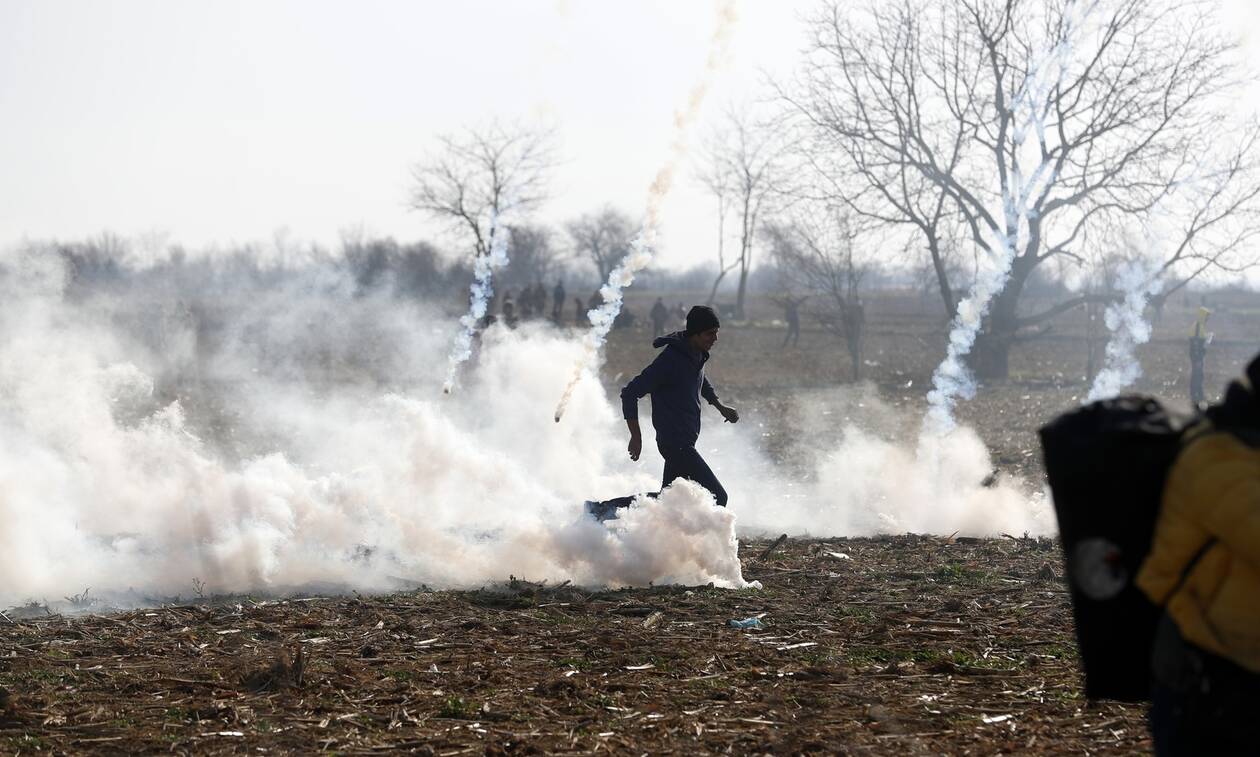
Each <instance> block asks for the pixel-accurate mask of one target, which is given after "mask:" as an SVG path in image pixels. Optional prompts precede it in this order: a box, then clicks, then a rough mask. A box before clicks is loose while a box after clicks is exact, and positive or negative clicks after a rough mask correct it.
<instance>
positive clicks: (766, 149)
mask: <svg viewBox="0 0 1260 757" xmlns="http://www.w3.org/2000/svg"><path fill="white" fill-rule="evenodd" d="M780 136H781V135H780V134H778V133H776V132H775V131H773V130H772V129H770V128H768V127H767V126H766V125H762V124H757V123H754V122H753V120H752V117H751V115H750V113H749V111H748V110H747V109H740V110H736V109H733V108H732V109H730V110H728V111H727V113H726V115H725V117H724V118H723V120H722V122H721V124H720V125H719V127H718V128H717V130H716V131H714V133H713V134H712V136H711V137H710V139H709V142H708V145H707V146H706V150H705V158H704V165H703V167H702V168H701V170H700V171H699V178H700V180H701V182H702V183H703V184H704V185H705V186H706V187H707V188H708V189H709V191H710V192H712V193H713V195H714V196H715V197H716V198H717V202H718V273H717V277H716V279H715V280H714V282H713V289H712V290H711V291H710V293H709V302H710V303H712V302H713V299H714V297H715V296H716V295H717V289H718V286H719V285H721V283H722V280H723V279H724V278H726V275H727V274H728V273H730V272H731V271H733V270H736V269H738V271H739V283H738V287H737V289H736V295H735V315H736V317H737V318H741V319H742V318H743V317H744V301H745V298H746V296H747V292H748V274H749V272H750V271H751V270H752V265H753V245H754V244H755V242H756V241H757V233H758V230H759V228H760V227H759V224H760V223H761V219H762V216H763V214H764V213H765V212H766V211H767V210H769V208H768V205H769V204H770V203H772V202H773V200H774V199H775V198H776V196H778V195H780V194H782V193H783V192H784V191H785V186H784V177H783V164H782V163H783V152H784V147H785V143H784V142H783V141H782V140H781V139H780ZM732 211H733V212H734V213H735V216H736V218H737V219H738V221H739V229H738V231H737V235H738V239H739V248H738V249H737V250H736V252H735V254H734V255H732V256H731V257H730V259H729V260H727V257H726V217H727V213H728V212H732Z"/></svg>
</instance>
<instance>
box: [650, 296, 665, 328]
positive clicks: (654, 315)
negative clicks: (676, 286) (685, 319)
mask: <svg viewBox="0 0 1260 757" xmlns="http://www.w3.org/2000/svg"><path fill="white" fill-rule="evenodd" d="M648 316H649V317H650V318H651V319H652V336H654V337H657V336H661V335H662V334H664V333H665V322H666V321H668V320H669V308H667V307H665V300H663V299H661V298H660V297H657V298H656V304H655V305H653V306H652V310H651V312H650V313H648Z"/></svg>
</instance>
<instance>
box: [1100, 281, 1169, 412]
mask: <svg viewBox="0 0 1260 757" xmlns="http://www.w3.org/2000/svg"><path fill="white" fill-rule="evenodd" d="M1152 268H1153V266H1150V265H1146V264H1143V263H1141V262H1139V261H1126V262H1125V263H1123V264H1121V265H1120V267H1119V269H1118V270H1117V271H1116V288H1117V289H1119V290H1120V291H1122V292H1124V299H1123V300H1122V301H1120V302H1118V303H1114V304H1111V305H1108V306H1107V309H1106V310H1105V311H1104V313H1103V320H1104V322H1105V323H1106V324H1107V330H1108V331H1110V332H1111V338H1110V339H1109V340H1107V354H1106V357H1105V359H1104V362H1103V369H1102V370H1101V371H1099V372H1098V375H1097V376H1095V377H1094V383H1093V385H1092V386H1090V388H1089V396H1088V397H1086V398H1085V401H1086V402H1093V401H1094V400H1101V399H1106V398H1108V397H1114V396H1116V395H1117V394H1119V393H1120V392H1121V391H1123V390H1124V389H1125V388H1126V387H1128V386H1130V385H1132V384H1133V382H1134V381H1137V380H1138V378H1139V377H1140V376H1141V375H1142V366H1141V364H1140V363H1138V360H1137V347H1138V345H1140V344H1146V343H1147V342H1148V341H1150V338H1151V325H1150V324H1149V323H1147V322H1146V319H1144V318H1143V317H1142V314H1143V312H1144V311H1145V310H1146V303H1147V302H1148V301H1149V300H1150V298H1151V297H1153V296H1155V295H1157V294H1159V292H1160V290H1161V289H1163V282H1162V281H1161V280H1160V279H1159V277H1158V276H1157V275H1156V274H1157V270H1152Z"/></svg>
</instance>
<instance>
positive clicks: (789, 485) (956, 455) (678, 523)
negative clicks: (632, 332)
mask: <svg viewBox="0 0 1260 757" xmlns="http://www.w3.org/2000/svg"><path fill="white" fill-rule="evenodd" d="M233 265H237V268H234V267H233ZM295 265H296V267H295V268H292V269H288V270H285V269H274V270H273V269H266V268H263V269H258V268H252V267H250V266H249V265H243V264H239V261H238V263H237V264H233V263H231V262H230V261H228V262H212V263H207V262H204V261H203V262H198V261H193V262H187V263H183V264H178V265H177V264H173V263H166V264H163V265H162V266H158V267H156V268H152V269H145V268H139V269H134V270H132V269H128V268H126V266H124V269H125V272H124V274H122V275H121V276H118V277H114V278H110V276H112V274H111V275H110V276H105V277H104V278H102V279H101V280H100V281H92V280H91V277H90V276H89V277H88V280H87V281H86V283H85V281H84V274H83V272H82V271H78V272H76V271H74V270H72V269H68V268H67V266H66V265H65V264H64V263H63V261H62V259H61V258H59V257H58V256H57V255H56V254H53V253H52V251H49V250H34V251H31V252H27V253H23V254H17V255H13V256H9V257H7V258H3V259H0V297H2V298H3V301H4V302H5V308H4V310H3V313H2V317H0V523H3V524H4V528H3V529H0V606H4V605H5V604H6V603H7V604H14V603H20V602H24V601H26V600H29V599H36V600H39V599H50V600H56V599H57V598H59V597H64V596H69V595H71V594H76V593H79V592H81V591H82V590H83V589H84V588H86V587H92V591H93V594H99V595H102V596H110V597H111V601H114V602H117V603H118V604H120V605H121V604H124V603H135V604H141V603H145V602H153V601H163V600H166V599H169V598H172V597H174V596H177V595H183V596H188V595H189V594H190V593H192V592H193V591H194V590H195V589H194V587H195V586H197V585H199V584H202V583H204V586H205V591H207V592H210V593H234V592H251V593H282V592H286V591H289V590H292V589H302V590H307V591H321V592H333V591H348V590H350V589H358V590H365V591H382V590H391V589H396V588H400V587H410V586H415V585H416V584H418V583H424V584H427V585H429V586H433V587H468V586H478V585H483V584H485V583H486V582H493V581H499V580H503V579H505V578H506V577H507V576H508V575H517V576H523V577H528V578H531V579H534V580H543V579H546V580H554V581H561V580H572V581H575V582H576V583H578V584H580V585H588V586H622V585H634V586H641V585H645V584H647V583H649V582H652V583H658V584H659V583H664V582H678V583H684V584H703V583H708V582H713V583H715V584H717V585H720V586H729V587H743V586H747V585H748V584H747V583H746V582H745V580H744V579H743V577H742V575H741V573H740V571H739V562H738V559H737V551H736V542H735V539H736V536H737V535H749V534H752V535H761V534H763V533H765V532H773V533H779V532H781V531H788V532H790V533H792V534H795V535H806V534H810V535H816V536H833V535H849V534H853V535H861V534H872V533H877V532H887V531H904V530H913V531H924V530H927V531H934V532H937V533H951V532H954V531H961V532H963V533H975V534H993V533H997V532H999V531H1002V530H1005V531H1009V532H1012V533H1018V532H1019V531H1021V530H1030V531H1034V532H1044V531H1045V530H1047V529H1046V528H1045V527H1043V525H1042V521H1041V520H1040V519H1039V516H1038V514H1037V513H1038V510H1037V507H1038V505H1037V502H1036V500H1035V498H1030V497H1028V496H1025V494H1024V493H1023V492H1022V491H1020V489H1019V487H1018V486H1016V485H1014V484H1011V483H1005V482H1002V483H999V485H998V486H996V487H989V488H985V487H982V486H980V484H979V481H980V479H981V478H983V476H984V475H985V474H986V473H987V472H988V470H989V468H990V467H991V463H990V461H989V460H988V456H987V453H986V452H985V450H984V448H983V447H982V446H981V445H980V444H979V443H978V442H977V441H976V440H975V437H974V435H971V434H970V432H967V431H965V430H962V429H960V430H959V431H958V432H957V433H956V434H955V435H952V436H950V437H947V438H946V439H945V440H943V441H942V442H941V444H942V446H943V447H944V448H945V449H943V450H942V452H941V457H942V459H943V460H945V464H944V465H942V466H940V467H939V471H936V472H932V471H925V470H924V469H922V466H921V465H920V463H918V461H917V460H916V459H915V458H914V457H913V456H910V455H909V454H908V453H907V452H906V451H905V450H904V449H903V448H902V447H901V446H899V445H898V444H897V443H896V441H895V440H896V439H897V438H904V435H903V434H904V429H905V428H909V427H913V426H914V425H915V424H916V423H917V420H918V419H916V418H913V417H910V416H909V414H903V413H899V412H898V411H896V410H895V409H890V408H887V407H884V406H882V405H881V404H880V403H879V402H878V400H877V399H875V398H873V397H869V396H858V397H856V398H855V397H853V396H851V395H846V394H845V393H843V392H836V393H834V394H829V395H825V396H818V397H812V398H803V399H802V402H801V403H800V405H799V409H798V411H797V412H799V414H800V418H801V419H802V420H801V421H800V422H799V423H796V424H795V425H796V427H797V428H799V430H800V433H801V437H800V448H799V450H798V451H797V453H794V454H793V455H792V458H793V459H795V460H799V461H800V465H799V466H798V467H797V468H794V469H787V468H784V467H783V466H782V465H781V464H776V463H774V462H772V461H771V460H770V459H769V458H768V457H767V455H766V453H765V452H764V451H763V450H762V448H761V446H760V444H761V436H760V434H759V433H758V431H757V429H756V428H755V426H752V425H750V424H748V423H743V424H740V425H739V426H731V425H729V424H710V425H709V427H708V429H707V430H706V433H705V435H704V436H703V437H702V441H703V443H704V444H705V445H706V446H705V447H704V449H703V451H704V453H705V454H706V455H707V456H709V459H710V462H711V463H712V464H713V466H714V468H715V470H716V471H717V473H718V475H719V476H720V477H721V478H722V479H723V481H724V483H725V484H726V487H727V489H728V490H729V491H730V492H731V495H732V506H731V507H730V508H729V509H726V510H722V509H719V508H717V507H716V506H715V505H713V503H712V500H711V497H710V496H709V495H708V494H707V492H704V491H703V490H700V489H699V488H698V487H695V486H693V485H691V484H687V483H679V484H677V485H675V486H674V487H671V488H670V489H669V490H667V491H666V492H664V493H663V494H662V496H661V498H660V499H659V500H656V501H652V500H642V501H641V502H640V503H639V505H638V506H637V507H635V508H632V509H631V510H629V511H628V512H625V513H624V514H623V515H622V517H621V519H620V520H619V521H613V522H610V523H609V524H607V525H605V524H600V523H597V522H595V521H594V520H593V519H591V518H589V517H587V516H585V515H584V514H583V513H582V510H581V503H582V502H583V501H584V500H587V499H606V498H610V497H613V496H619V495H623V494H627V493H631V492H649V491H654V490H656V489H657V488H658V487H659V483H660V478H659V473H660V467H659V466H660V460H659V457H657V456H656V454H655V451H645V455H644V459H643V460H642V461H641V462H640V463H639V464H638V465H631V464H630V463H628V462H627V461H626V459H625V455H624V449H623V447H622V444H621V439H622V433H621V424H620V418H619V414H618V412H617V407H616V405H615V403H614V402H612V401H610V398H609V397H607V396H606V395H605V393H604V391H603V389H602V387H601V386H600V383H599V382H596V381H590V382H584V383H583V384H582V385H581V386H579V387H578V388H577V390H575V392H574V394H573V396H572V398H571V402H572V404H571V407H572V408H573V410H574V412H577V413H579V414H580V415H581V417H582V418H583V423H580V424H568V425H566V426H563V427H559V428H556V427H554V426H551V424H549V423H548V422H547V420H546V410H545V409H544V408H546V403H547V402H548V399H549V397H551V396H554V395H553V394H552V392H553V391H554V388H555V386H556V384H557V382H559V381H561V380H563V379H564V377H565V375H566V374H567V366H570V365H572V363H573V361H574V360H575V359H576V358H577V357H578V354H579V349H580V345H577V344H575V343H574V342H572V341H571V340H569V339H567V338H565V337H564V336H563V334H561V333H560V332H559V331H557V330H556V329H555V328H554V327H552V326H551V325H549V324H546V323H542V322H531V323H526V324H524V325H522V326H521V327H520V328H518V329H516V330H509V329H506V328H502V327H499V326H492V327H490V328H489V329H487V330H486V331H485V332H483V334H482V337H481V339H482V342H481V346H480V348H479V349H478V350H477V351H476V353H475V357H474V359H475V360H477V361H478V366H477V370H476V371H473V372H470V373H469V374H468V377H467V379H466V380H465V384H464V387H463V391H461V392H460V393H459V394H457V395H452V396H450V397H448V398H445V399H442V398H437V397H435V396H434V394H435V391H436V389H437V387H438V386H440V385H441V383H442V381H443V378H444V375H445V368H446V366H445V365H443V364H442V361H440V360H434V359H433V358H434V357H435V356H440V355H442V354H444V353H445V348H446V346H447V345H446V338H447V337H446V336H445V335H446V334H449V328H450V327H451V325H452V320H451V319H449V318H447V317H445V316H442V315H440V314H439V313H437V312H436V311H435V310H434V309H432V308H431V307H429V306H427V305H425V304H423V303H418V302H417V301H416V300H415V298H414V297H412V296H399V295H397V294H395V293H394V292H390V291H387V290H386V289H366V290H365V289H362V288H360V287H358V286H357V285H356V284H355V282H354V278H353V277H352V276H348V275H346V273H345V272H344V271H342V270H340V269H338V268H337V267H336V266H335V265H331V264H327V263H319V264H315V263H311V264H305V265H303V264H295ZM242 266H243V268H242ZM238 268H242V270H238ZM856 405H865V406H866V407H867V408H868V410H867V411H865V412H866V413H867V414H859V413H857V412H856V411H852V408H853V407H855V406H856ZM829 409H834V410H835V411H836V413H838V414H844V415H847V416H851V417H850V418H849V419H848V420H846V421H845V422H844V424H843V426H844V429H845V430H844V433H843V435H842V436H840V437H839V438H837V439H834V440H829V441H825V442H824V441H820V437H817V436H816V434H821V433H825V432H828V429H829V428H830V427H831V424H829V423H828V424H824V425H820V424H822V421H823V420H824V419H826V418H827V417H828V416H826V415H825V413H827V412H828V411H829ZM837 418H840V415H837ZM811 419H812V420H811ZM890 419H899V420H898V421H897V423H896V424H893V423H892V421H891V420H890ZM811 424H812V425H811ZM894 425H895V426H896V427H894ZM927 473H931V475H934V476H937V477H936V478H931V477H927Z"/></svg>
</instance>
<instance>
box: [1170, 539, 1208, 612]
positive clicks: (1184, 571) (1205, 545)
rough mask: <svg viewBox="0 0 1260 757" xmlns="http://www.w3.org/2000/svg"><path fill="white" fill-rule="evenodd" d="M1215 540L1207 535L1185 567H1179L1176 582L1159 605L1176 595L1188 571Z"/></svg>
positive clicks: (1184, 582) (1188, 575) (1196, 563)
mask: <svg viewBox="0 0 1260 757" xmlns="http://www.w3.org/2000/svg"><path fill="white" fill-rule="evenodd" d="M1216 541H1217V540H1216V537H1215V536H1209V537H1208V540H1207V541H1205V542H1203V546H1201V547H1199V550H1198V551H1197V552H1195V553H1194V557H1191V558H1190V561H1189V562H1187V563H1186V565H1185V567H1184V568H1182V569H1181V576H1179V577H1178V578H1177V583H1176V585H1175V586H1173V587H1172V591H1170V592H1168V594H1167V595H1165V597H1164V601H1163V602H1161V603H1160V605H1161V606H1167V604H1168V602H1169V601H1170V600H1171V599H1172V598H1173V597H1174V596H1176V594H1177V592H1179V591H1181V587H1182V586H1185V585H1186V579H1187V578H1189V577H1190V572H1191V571H1193V570H1194V567H1195V566H1196V565H1198V564H1199V560H1202V559H1203V556H1204V555H1206V554H1207V551H1208V550H1209V549H1211V548H1212V547H1214V546H1215V545H1216Z"/></svg>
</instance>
